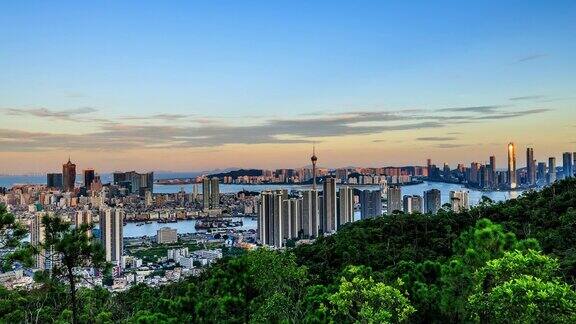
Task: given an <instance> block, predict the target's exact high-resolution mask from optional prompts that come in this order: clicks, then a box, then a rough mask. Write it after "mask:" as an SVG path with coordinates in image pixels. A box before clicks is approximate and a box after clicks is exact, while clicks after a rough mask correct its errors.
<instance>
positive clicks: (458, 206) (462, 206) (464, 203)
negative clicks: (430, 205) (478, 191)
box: [450, 191, 470, 213]
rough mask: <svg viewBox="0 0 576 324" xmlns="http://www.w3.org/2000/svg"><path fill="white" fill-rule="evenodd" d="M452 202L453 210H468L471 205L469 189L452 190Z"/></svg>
mask: <svg viewBox="0 0 576 324" xmlns="http://www.w3.org/2000/svg"><path fill="white" fill-rule="evenodd" d="M450 203H451V204H452V210H453V211H454V212H456V213H459V212H461V211H464V210H467V209H468V208H469V206H470V205H469V203H468V191H450Z"/></svg>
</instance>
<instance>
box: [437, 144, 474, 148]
mask: <svg viewBox="0 0 576 324" xmlns="http://www.w3.org/2000/svg"><path fill="white" fill-rule="evenodd" d="M435 146H436V147H437V148H441V149H453V148H459V147H465V146H469V145H468V144H451V143H442V144H436V145H435Z"/></svg>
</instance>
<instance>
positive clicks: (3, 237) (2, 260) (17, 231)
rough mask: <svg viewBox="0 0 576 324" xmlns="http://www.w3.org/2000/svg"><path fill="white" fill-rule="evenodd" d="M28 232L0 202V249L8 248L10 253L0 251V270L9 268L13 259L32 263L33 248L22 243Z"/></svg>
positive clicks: (27, 263)
mask: <svg viewBox="0 0 576 324" xmlns="http://www.w3.org/2000/svg"><path fill="white" fill-rule="evenodd" d="M26 234H28V230H27V229H26V227H25V226H24V225H23V224H22V223H20V222H18V221H16V218H15V217H14V215H13V214H11V213H9V212H8V211H7V210H6V206H4V205H3V204H0V251H2V250H10V253H7V254H1V253H0V271H1V270H8V269H10V267H11V265H12V264H13V263H14V262H15V261H20V262H23V263H24V264H26V265H28V266H30V265H31V264H32V253H33V250H32V249H31V247H30V246H24V245H22V240H23V239H24V238H25V237H26Z"/></svg>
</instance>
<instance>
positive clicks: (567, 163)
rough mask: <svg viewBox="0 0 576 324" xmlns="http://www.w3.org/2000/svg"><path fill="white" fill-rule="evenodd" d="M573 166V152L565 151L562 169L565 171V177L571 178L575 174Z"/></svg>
mask: <svg viewBox="0 0 576 324" xmlns="http://www.w3.org/2000/svg"><path fill="white" fill-rule="evenodd" d="M573 167H574V166H573V165H572V153H571V152H564V154H562V170H563V173H564V178H570V177H572V176H573V175H574V170H573Z"/></svg>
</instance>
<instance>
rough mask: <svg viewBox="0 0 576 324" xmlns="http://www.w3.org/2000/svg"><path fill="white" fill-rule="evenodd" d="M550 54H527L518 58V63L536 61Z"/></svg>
mask: <svg viewBox="0 0 576 324" xmlns="http://www.w3.org/2000/svg"><path fill="white" fill-rule="evenodd" d="M547 56H548V54H542V53H540V54H530V55H526V56H522V57H520V58H518V59H517V60H516V63H521V62H527V61H534V60H538V59H542V58H545V57H547Z"/></svg>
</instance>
